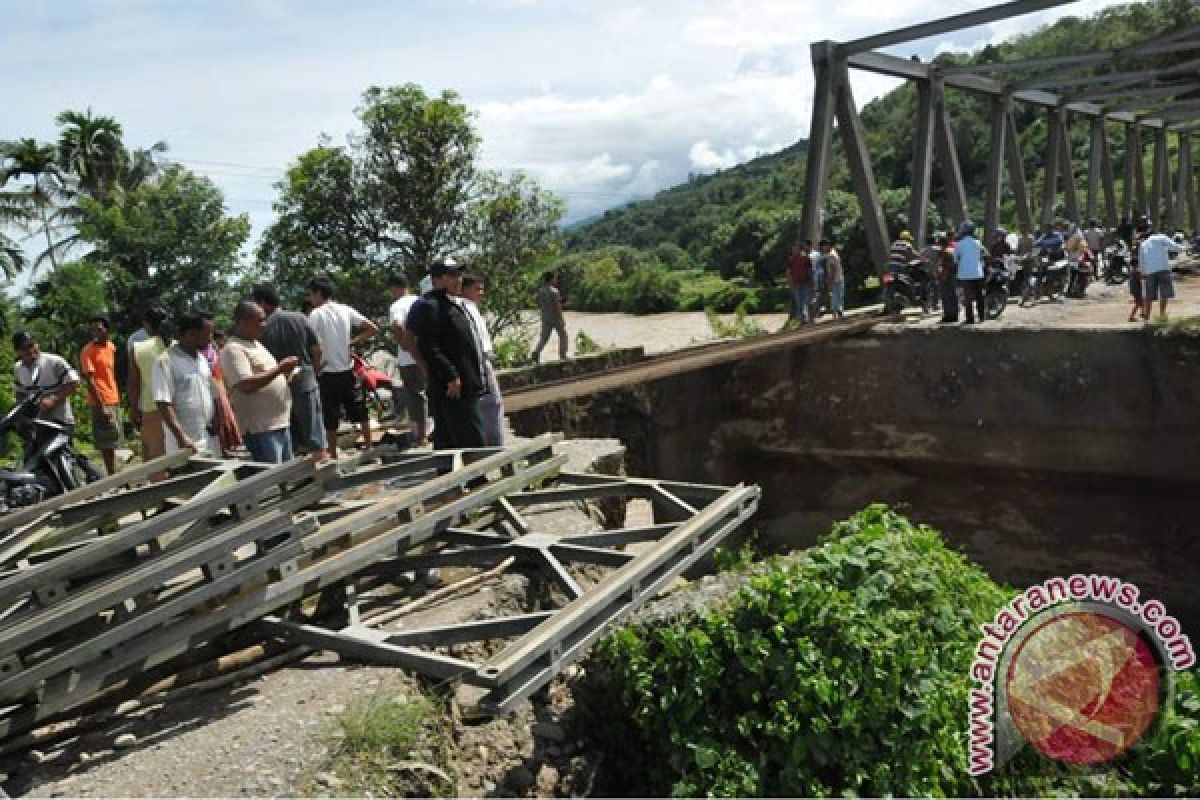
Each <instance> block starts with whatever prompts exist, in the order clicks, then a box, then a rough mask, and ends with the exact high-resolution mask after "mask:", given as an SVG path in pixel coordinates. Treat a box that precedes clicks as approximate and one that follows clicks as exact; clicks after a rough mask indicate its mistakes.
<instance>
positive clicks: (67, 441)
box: [0, 386, 101, 514]
mask: <svg viewBox="0 0 1200 800" xmlns="http://www.w3.org/2000/svg"><path fill="white" fill-rule="evenodd" d="M58 388H59V387H58V386H49V387H44V388H43V387H34V388H32V389H29V390H27V392H26V394H25V397H24V398H23V399H21V400H20V401H19V402H17V403H16V404H15V405H14V406H13V407H12V408H11V409H9V411H8V413H7V414H5V415H4V417H3V418H2V419H0V452H3V451H7V449H8V439H9V437H8V435H9V433H13V432H15V433H17V434H18V435H19V436H21V438H22V439H23V441H24V443H25V458H24V459H23V460H22V462H21V464H20V466H19V467H18V468H17V469H12V470H0V514H6V513H8V512H9V511H11V510H13V509H15V508H24V507H26V506H32V505H36V504H37V503H40V502H42V501H43V500H45V499H47V498H50V497H56V496H57V495H60V494H63V493H65V492H69V491H71V490H72V489H78V488H79V487H80V486H83V485H84V484H85V483H92V482H93V481H98V480H100V478H101V475H100V473H99V471H97V470H96V468H95V467H94V466H92V463H91V462H90V461H89V460H88V459H87V457H86V456H84V455H82V454H81V453H79V452H78V451H77V450H76V449H75V445H74V443H73V442H72V441H71V429H70V428H69V427H68V426H66V425H63V424H62V423H59V422H55V421H53V420H48V419H39V418H38V416H37V413H38V409H39V406H40V404H41V402H42V398H43V397H45V396H46V395H48V394H50V393H51V392H53V391H56V390H57V389H58Z"/></svg>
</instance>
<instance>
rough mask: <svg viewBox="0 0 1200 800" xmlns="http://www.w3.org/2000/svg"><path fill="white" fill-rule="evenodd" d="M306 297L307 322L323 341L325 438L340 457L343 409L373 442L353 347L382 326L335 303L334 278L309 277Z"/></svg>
mask: <svg viewBox="0 0 1200 800" xmlns="http://www.w3.org/2000/svg"><path fill="white" fill-rule="evenodd" d="M307 299H308V302H309V305H311V306H312V311H310V312H309V314H308V323H309V324H310V325H312V328H313V330H314V331H316V334H317V340H318V341H319V342H320V343H321V369H320V371H319V372H318V373H317V384H318V385H319V386H320V389H321V413H322V415H323V416H324V418H325V420H324V422H325V441H326V442H327V443H328V445H329V456H330V458H337V430H338V422H339V420H340V418H341V412H342V409H345V411H346V418H347V419H348V420H350V421H351V422H357V423H358V425H359V429H360V430H361V432H362V437H363V443H364V447H367V448H370V446H371V422H370V419H369V418H368V417H367V408H366V405H365V404H364V403H363V399H362V392H361V390H360V389H359V387H358V382H357V380H356V379H355V375H354V362H353V360H352V359H351V357H350V349H351V348H352V347H354V346H355V345H357V344H359V343H361V342H365V341H367V340H368V339H370V338H371V337H373V336H374V335H375V334H377V333H379V326H378V325H376V324H375V323H374V322H372V321H371V320H369V319H367V318H366V317H364V316H363V315H362V314H360V313H358V311H356V310H355V309H353V308H351V307H350V306H348V305H344V304H342V303H335V302H334V301H333V282H332V281H330V280H329V279H328V278H313V279H312V280H311V281H309V282H308V293H307ZM356 331H357V333H356Z"/></svg>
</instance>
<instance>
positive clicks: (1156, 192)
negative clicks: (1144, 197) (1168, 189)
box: [1150, 130, 1168, 230]
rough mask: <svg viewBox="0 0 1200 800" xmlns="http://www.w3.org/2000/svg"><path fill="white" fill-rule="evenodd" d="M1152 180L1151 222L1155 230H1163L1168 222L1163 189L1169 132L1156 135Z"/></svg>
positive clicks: (1165, 177)
mask: <svg viewBox="0 0 1200 800" xmlns="http://www.w3.org/2000/svg"><path fill="white" fill-rule="evenodd" d="M1150 169H1151V172H1152V173H1153V174H1152V176H1151V180H1150V222H1151V223H1152V224H1153V225H1154V229H1155V230H1161V229H1162V228H1163V226H1164V224H1165V223H1166V216H1167V215H1166V211H1167V209H1166V206H1165V204H1164V202H1163V189H1164V187H1165V185H1166V184H1167V183H1168V180H1167V174H1168V171H1167V132H1166V131H1165V130H1159V131H1158V135H1157V136H1155V137H1154V160H1153V161H1152V162H1151V167H1150Z"/></svg>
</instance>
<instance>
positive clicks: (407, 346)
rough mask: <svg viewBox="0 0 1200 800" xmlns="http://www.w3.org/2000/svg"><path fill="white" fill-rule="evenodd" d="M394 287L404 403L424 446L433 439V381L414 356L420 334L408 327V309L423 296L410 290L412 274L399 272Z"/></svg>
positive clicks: (390, 314)
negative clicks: (430, 424) (431, 417)
mask: <svg viewBox="0 0 1200 800" xmlns="http://www.w3.org/2000/svg"><path fill="white" fill-rule="evenodd" d="M391 290H392V297H393V298H394V300H393V302H392V305H391V308H390V309H389V310H388V320H389V321H390V322H391V325H392V335H393V336H395V337H396V371H397V372H399V373H400V380H401V382H402V383H403V385H404V403H405V407H406V409H407V410H408V420H409V422H410V423H411V424H412V426H413V434H414V435H415V436H416V446H417V447H424V446H425V444H426V443H427V442H428V439H429V395H428V393H427V390H428V387H429V383H428V379H427V378H426V377H425V368H424V366H423V365H421V364H419V363H418V362H417V359H416V358H415V357H414V353H416V352H417V343H416V337H414V336H413V335H412V334H411V333H409V331H408V329H407V328H405V327H404V320H405V319H407V318H408V312H409V311H411V310H412V307H413V304H414V303H416V302H417V300H418V299H420V298H418V297H417V296H416V295H415V294H409V291H408V278H406V277H404V275H403V274H401V273H398V272H397V273H395V274H394V275H393V276H392V279H391Z"/></svg>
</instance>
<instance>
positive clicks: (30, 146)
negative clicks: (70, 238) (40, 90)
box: [0, 138, 65, 268]
mask: <svg viewBox="0 0 1200 800" xmlns="http://www.w3.org/2000/svg"><path fill="white" fill-rule="evenodd" d="M57 155H58V153H57V151H56V150H55V147H54V145H52V144H42V143H41V142H39V141H37V140H36V139H30V138H25V139H18V140H17V141H15V142H5V143H3V145H0V159H3V161H2V162H0V163H3V165H4V171H3V173H2V175H3V180H0V183H5V182H7V181H8V180H9V179H13V178H16V179H20V178H26V177H28V178H31V179H32V180H33V186H32V187H30V189H29V191H28V192H27V195H26V196H27V200H26V202H27V203H28V204H29V205H30V206H31V207H32V208H34V209H36V211H37V213H38V215H39V217H40V219H41V223H42V232H43V233H44V234H45V236H46V248H47V253H49V257H50V263H51V265H52V266H53V267H55V268H57V267H58V261H57V259H56V258H55V255H54V240H53V238H52V237H51V236H50V209H51V208H53V207H54V205H55V200H56V199H57V198H58V197H59V196H60V195H61V194H62V192H63V187H64V184H65V178H64V176H63V171H62V169H61V168H60V167H59V165H58V161H57ZM39 260H40V259H39ZM35 266H36V265H35Z"/></svg>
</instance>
